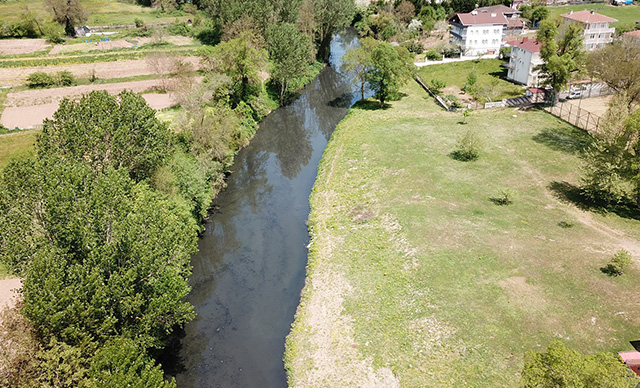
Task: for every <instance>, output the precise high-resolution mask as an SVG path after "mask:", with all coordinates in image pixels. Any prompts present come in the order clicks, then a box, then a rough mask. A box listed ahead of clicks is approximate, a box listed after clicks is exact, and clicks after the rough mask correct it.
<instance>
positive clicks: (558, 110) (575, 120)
mask: <svg viewBox="0 0 640 388" xmlns="http://www.w3.org/2000/svg"><path fill="white" fill-rule="evenodd" d="M544 109H545V110H546V111H547V112H549V113H551V114H552V115H554V116H556V117H559V118H561V119H562V120H564V121H566V122H568V123H569V124H573V125H575V126H576V127H578V128H580V129H583V130H585V131H587V132H596V131H598V128H599V127H600V116H598V115H595V114H593V113H591V112H589V111H587V110H585V109H582V108H580V107H578V106H575V105H573V104H571V103H568V102H559V103H558V104H557V105H555V106H549V107H546V108H544Z"/></svg>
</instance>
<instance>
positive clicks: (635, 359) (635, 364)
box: [618, 350, 640, 375]
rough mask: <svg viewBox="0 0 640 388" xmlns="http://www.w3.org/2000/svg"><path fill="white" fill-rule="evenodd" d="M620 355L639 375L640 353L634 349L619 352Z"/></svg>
mask: <svg viewBox="0 0 640 388" xmlns="http://www.w3.org/2000/svg"><path fill="white" fill-rule="evenodd" d="M618 356H620V358H621V359H622V361H624V363H625V364H627V366H628V367H629V369H631V370H632V371H634V372H636V374H637V375H640V353H639V352H637V351H635V350H632V351H627V352H618Z"/></svg>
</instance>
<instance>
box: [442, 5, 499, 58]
mask: <svg viewBox="0 0 640 388" xmlns="http://www.w3.org/2000/svg"><path fill="white" fill-rule="evenodd" d="M506 26H507V19H506V18H505V17H504V15H503V14H498V13H495V12H494V13H485V12H477V11H471V12H470V13H458V14H456V15H455V16H454V17H453V19H451V31H450V32H451V39H450V41H451V42H452V43H458V44H460V45H461V46H462V48H463V50H464V54H466V55H478V54H484V53H489V54H490V53H496V52H498V51H499V50H500V46H501V45H502V35H503V32H504V29H505V27H506Z"/></svg>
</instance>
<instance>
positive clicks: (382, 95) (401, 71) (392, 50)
mask: <svg viewBox="0 0 640 388" xmlns="http://www.w3.org/2000/svg"><path fill="white" fill-rule="evenodd" d="M412 67H413V63H412V59H411V54H410V53H409V51H407V49H406V48H404V47H393V46H391V45H390V44H389V43H384V42H383V43H380V44H379V45H378V46H377V47H376V48H375V49H374V50H373V52H372V53H371V67H370V68H369V70H368V71H367V73H366V79H367V82H368V83H369V85H370V86H371V89H372V90H373V91H374V92H375V96H376V98H377V99H378V100H380V107H381V108H384V102H385V101H386V100H387V99H389V98H390V97H393V96H394V95H396V94H397V93H398V89H399V88H400V86H402V85H403V84H404V83H406V82H407V81H408V80H409V78H410V77H411V75H412Z"/></svg>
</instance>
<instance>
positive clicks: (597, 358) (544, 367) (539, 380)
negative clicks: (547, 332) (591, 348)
mask: <svg viewBox="0 0 640 388" xmlns="http://www.w3.org/2000/svg"><path fill="white" fill-rule="evenodd" d="M637 384H638V377H637V376H636V375H635V373H633V372H632V371H631V370H630V369H629V368H627V366H626V365H625V364H624V363H623V362H622V360H620V358H618V357H617V356H616V355H615V354H612V353H597V354H592V355H588V356H583V355H581V354H580V353H578V352H576V351H574V350H571V349H568V348H567V347H566V346H565V345H564V344H563V343H562V342H560V341H554V342H552V343H550V344H549V346H548V347H547V351H546V352H534V351H529V352H527V353H526V354H525V360H524V368H523V370H522V379H521V380H520V387H522V388H547V387H548V388H565V387H566V388H569V387H571V388H633V387H635V386H636V385H637Z"/></svg>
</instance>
